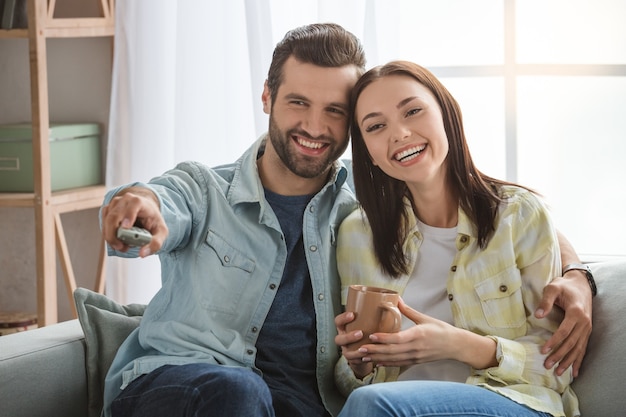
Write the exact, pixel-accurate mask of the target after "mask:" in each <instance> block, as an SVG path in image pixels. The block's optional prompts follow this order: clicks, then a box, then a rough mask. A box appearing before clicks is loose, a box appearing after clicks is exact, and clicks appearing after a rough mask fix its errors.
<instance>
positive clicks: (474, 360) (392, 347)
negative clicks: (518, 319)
mask: <svg viewBox="0 0 626 417" xmlns="http://www.w3.org/2000/svg"><path fill="white" fill-rule="evenodd" d="M398 308H399V309H400V312H402V314H404V315H405V316H406V317H408V318H409V319H411V321H413V322H414V323H415V324H416V325H415V326H412V327H411V328H409V329H406V330H403V331H400V332H398V333H374V334H373V335H372V336H371V337H370V340H371V341H372V342H374V343H373V344H367V345H363V346H362V347H361V348H360V349H359V352H360V353H361V354H362V355H363V359H362V360H363V361H364V362H373V363H376V364H378V365H384V366H410V365H415V364H418V363H426V362H432V361H436V360H442V359H454V360H458V361H461V362H465V363H467V364H469V365H470V366H472V367H474V368H476V369H484V368H488V367H491V366H495V365H497V361H496V357H495V355H496V342H495V341H494V340H492V339H490V338H487V337H484V336H480V335H477V334H474V333H472V332H469V331H467V330H463V329H459V328H457V327H454V326H452V325H451V324H448V323H446V322H444V321H441V320H437V319H435V318H432V317H430V316H427V315H425V314H422V313H420V312H418V311H416V310H414V309H412V308H410V307H409V306H407V305H406V304H405V303H404V301H403V300H400V302H399V304H398Z"/></svg>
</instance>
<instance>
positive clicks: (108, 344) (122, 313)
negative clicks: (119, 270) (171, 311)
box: [74, 288, 146, 417]
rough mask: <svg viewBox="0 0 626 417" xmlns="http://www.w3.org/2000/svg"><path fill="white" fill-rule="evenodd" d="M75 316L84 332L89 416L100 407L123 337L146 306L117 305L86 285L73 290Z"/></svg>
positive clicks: (136, 323)
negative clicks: (109, 373)
mask: <svg viewBox="0 0 626 417" xmlns="http://www.w3.org/2000/svg"><path fill="white" fill-rule="evenodd" d="M74 302H75V303H76V309H77V310H78V320H79V321H80V325H81V327H82V328H83V332H84V333H85V345H86V348H85V356H86V359H85V362H86V364H85V365H86V368H87V394H88V406H89V416H90V417H99V416H100V413H101V411H102V396H103V391H104V378H105V377H106V374H107V372H108V370H109V367H110V366H111V363H112V362H113V358H114V357H115V354H116V353H117V349H118V348H119V347H120V345H121V344H122V342H123V341H124V340H125V339H126V337H127V336H128V335H129V334H130V333H131V332H132V331H133V330H134V329H135V328H137V326H139V322H140V320H141V316H142V315H143V312H144V310H145V308H146V306H145V305H142V304H129V305H125V306H124V305H120V304H118V303H116V302H115V301H113V300H111V299H110V298H107V297H106V296H104V295H102V294H99V293H96V292H93V291H90V290H88V289H85V288H77V289H76V291H74Z"/></svg>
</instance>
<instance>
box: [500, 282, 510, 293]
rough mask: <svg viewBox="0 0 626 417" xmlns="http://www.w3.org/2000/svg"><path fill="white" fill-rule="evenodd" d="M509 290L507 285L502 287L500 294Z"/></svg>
mask: <svg viewBox="0 0 626 417" xmlns="http://www.w3.org/2000/svg"><path fill="white" fill-rule="evenodd" d="M508 290H509V287H507V286H506V285H504V284H503V285H500V292H507V291H508Z"/></svg>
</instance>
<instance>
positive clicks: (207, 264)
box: [196, 230, 256, 314]
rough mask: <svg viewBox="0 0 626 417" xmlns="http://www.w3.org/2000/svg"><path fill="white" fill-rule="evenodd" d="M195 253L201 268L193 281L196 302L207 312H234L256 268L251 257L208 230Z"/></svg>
mask: <svg viewBox="0 0 626 417" xmlns="http://www.w3.org/2000/svg"><path fill="white" fill-rule="evenodd" d="M198 256H199V257H200V258H202V259H201V261H200V262H199V263H198V265H199V267H200V268H201V269H203V270H204V271H201V272H200V274H199V276H200V277H201V278H200V279H198V280H196V285H197V290H198V292H197V295H198V296H199V297H200V305H201V306H202V307H203V308H205V309H207V310H211V311H217V312H221V313H226V314H237V313H238V305H239V300H240V299H241V297H242V295H243V294H245V292H246V287H247V286H248V284H249V282H250V277H251V275H252V273H253V272H254V270H255V268H256V264H255V262H254V260H253V259H252V258H251V257H249V256H248V255H246V254H245V253H244V252H242V251H241V250H239V249H237V248H236V247H234V246H233V245H232V244H230V243H229V242H227V241H226V240H225V239H224V238H222V237H221V236H219V235H218V234H216V233H215V232H214V231H212V230H209V231H208V233H207V235H206V239H205V242H204V244H203V247H202V248H201V249H200V251H199V254H198Z"/></svg>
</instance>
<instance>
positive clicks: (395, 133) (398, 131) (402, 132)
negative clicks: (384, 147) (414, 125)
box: [391, 123, 411, 143]
mask: <svg viewBox="0 0 626 417" xmlns="http://www.w3.org/2000/svg"><path fill="white" fill-rule="evenodd" d="M391 132H392V133H391V140H392V141H393V142H394V143H395V142H400V141H403V140H406V139H408V138H409V137H410V136H411V131H410V130H409V129H408V128H407V127H406V126H405V125H403V124H402V123H399V124H397V125H396V126H394V127H393V128H392V131H391Z"/></svg>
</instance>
